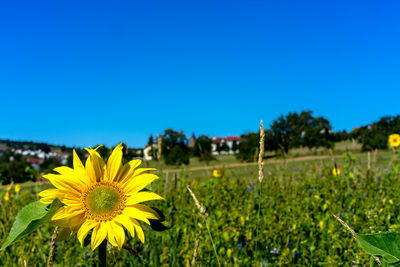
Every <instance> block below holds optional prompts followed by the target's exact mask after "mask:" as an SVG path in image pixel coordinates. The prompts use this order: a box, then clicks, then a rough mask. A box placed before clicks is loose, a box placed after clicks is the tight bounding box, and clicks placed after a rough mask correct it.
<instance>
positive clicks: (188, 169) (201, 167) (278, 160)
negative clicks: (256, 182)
mask: <svg viewBox="0 0 400 267" xmlns="http://www.w3.org/2000/svg"><path fill="white" fill-rule="evenodd" d="M335 157H336V158H338V157H339V158H340V157H342V156H335ZM330 158H331V156H330V155H320V156H304V157H298V158H289V159H287V160H286V162H297V161H308V160H319V159H330ZM282 161H283V159H272V160H264V165H267V164H278V163H281V162H282ZM257 164H258V163H257V162H240V163H230V164H217V165H210V166H198V167H185V168H184V169H183V170H185V171H186V172H188V171H201V170H213V169H220V168H222V167H224V168H237V167H246V166H253V165H257ZM181 170H182V169H165V170H161V172H162V173H175V172H180V171H181Z"/></svg>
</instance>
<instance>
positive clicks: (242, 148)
mask: <svg viewBox="0 0 400 267" xmlns="http://www.w3.org/2000/svg"><path fill="white" fill-rule="evenodd" d="M240 137H241V138H240V143H239V152H238V153H237V154H236V158H238V159H239V160H242V161H248V162H250V161H253V160H254V155H255V154H256V152H257V151H258V146H259V142H260V141H259V140H260V136H259V134H258V133H246V134H242V135H241V136H240Z"/></svg>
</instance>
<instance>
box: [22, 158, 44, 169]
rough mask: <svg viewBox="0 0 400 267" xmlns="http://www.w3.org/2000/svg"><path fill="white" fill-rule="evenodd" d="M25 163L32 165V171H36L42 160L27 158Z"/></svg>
mask: <svg viewBox="0 0 400 267" xmlns="http://www.w3.org/2000/svg"><path fill="white" fill-rule="evenodd" d="M26 161H27V162H29V163H30V164H31V165H32V168H33V169H34V170H38V169H39V167H40V164H42V162H43V159H38V158H27V159H26Z"/></svg>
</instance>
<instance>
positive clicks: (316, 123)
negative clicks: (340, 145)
mask: <svg viewBox="0 0 400 267" xmlns="http://www.w3.org/2000/svg"><path fill="white" fill-rule="evenodd" d="M267 139H268V142H267V143H268V149H270V148H275V149H278V148H279V150H281V151H282V153H283V154H287V153H288V152H289V149H291V148H296V147H301V146H304V147H308V148H309V149H312V148H318V147H327V148H331V147H332V146H333V134H332V127H331V125H330V122H329V121H328V120H327V119H325V118H324V117H313V116H312V112H311V111H302V112H301V113H300V114H298V113H296V112H293V113H289V114H287V115H286V116H283V115H282V116H280V117H279V118H278V119H276V120H274V121H273V122H272V125H271V128H270V132H268V134H267ZM273 143H275V144H276V145H273Z"/></svg>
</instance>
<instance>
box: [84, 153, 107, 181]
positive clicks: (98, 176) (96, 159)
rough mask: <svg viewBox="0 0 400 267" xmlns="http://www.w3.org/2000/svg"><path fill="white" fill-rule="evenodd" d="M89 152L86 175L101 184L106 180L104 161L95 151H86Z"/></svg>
mask: <svg viewBox="0 0 400 267" xmlns="http://www.w3.org/2000/svg"><path fill="white" fill-rule="evenodd" d="M86 150H87V151H88V152H89V157H88V158H87V159H86V165H85V169H86V173H87V175H88V177H89V179H90V180H91V181H92V182H100V181H103V179H104V168H105V163H104V160H103V159H102V158H101V157H100V154H99V153H98V152H97V151H96V150H94V149H86Z"/></svg>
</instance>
